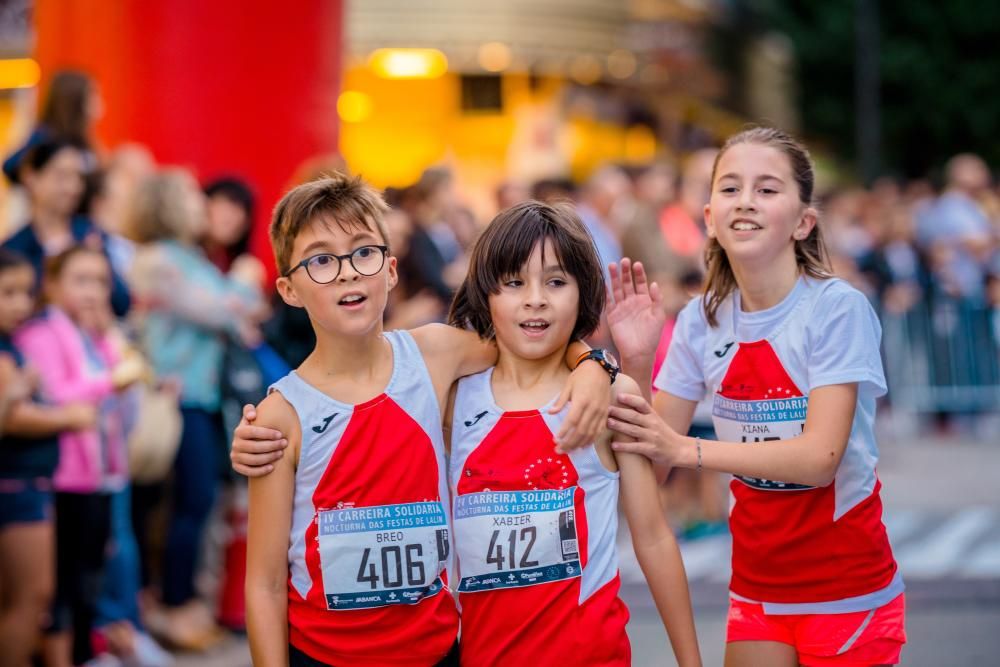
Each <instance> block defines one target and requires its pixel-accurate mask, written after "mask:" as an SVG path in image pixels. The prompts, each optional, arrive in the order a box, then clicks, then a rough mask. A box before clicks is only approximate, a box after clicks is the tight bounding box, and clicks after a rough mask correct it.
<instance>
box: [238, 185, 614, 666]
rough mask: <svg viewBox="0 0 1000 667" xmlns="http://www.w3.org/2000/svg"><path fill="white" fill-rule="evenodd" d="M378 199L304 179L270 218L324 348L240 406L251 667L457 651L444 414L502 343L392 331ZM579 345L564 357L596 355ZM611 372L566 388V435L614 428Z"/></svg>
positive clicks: (593, 371) (580, 376) (389, 265)
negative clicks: (571, 423) (254, 404)
mask: <svg viewBox="0 0 1000 667" xmlns="http://www.w3.org/2000/svg"><path fill="white" fill-rule="evenodd" d="M385 211H386V206H385V203H384V201H383V200H382V198H381V196H379V194H378V193H377V192H375V191H374V190H373V189H372V188H370V187H369V186H368V185H366V184H365V183H364V182H363V181H361V180H360V179H358V178H353V179H352V178H349V177H346V176H342V175H339V174H334V175H333V176H331V177H329V178H323V179H320V180H317V181H313V182H311V183H307V184H305V185H302V186H299V187H297V188H295V189H293V190H292V191H290V192H289V193H288V194H286V195H285V197H284V198H283V199H282V200H281V202H280V203H279V204H278V206H277V208H276V209H275V212H274V219H273V223H272V225H271V230H270V234H271V241H272V245H273V247H274V252H275V259H276V261H277V264H278V268H279V271H280V277H279V278H278V279H277V281H276V286H277V289H278V292H279V294H280V295H281V298H282V299H283V300H284V301H285V302H286V303H287V304H289V305H290V306H293V307H299V308H305V309H306V311H307V312H308V314H309V318H310V321H311V322H312V325H313V329H314V330H315V332H316V347H315V349H314V350H313V352H312V353H311V354H310V355H309V356H308V357H307V358H306V360H305V361H304V362H303V363H302V364H301V365H300V366H299V368H297V369H296V370H295V371H292V372H291V373H290V374H289V375H287V376H286V377H284V378H282V379H281V380H279V381H278V382H276V383H275V384H274V385H273V386H272V388H271V393H270V395H269V396H268V397H267V398H266V399H265V400H264V401H263V402H262V403H261V404H260V406H258V408H257V410H256V413H255V412H254V411H253V410H247V411H246V414H247V417H248V421H249V420H253V419H254V418H255V424H254V425H250V424H248V423H246V421H245V422H244V423H242V424H241V426H240V427H238V428H237V430H236V438H235V440H234V443H233V448H234V449H233V457H232V458H233V462H234V467H235V468H236V469H237V470H239V471H241V472H247V474H249V475H251V476H252V477H253V479H251V481H250V525H249V540H248V541H249V545H248V555H247V582H246V589H247V627H248V631H249V635H250V647H251V652H252V654H253V659H254V664H255V665H259V666H260V665H263V666H267V665H289V664H290V665H293V666H294V665H323V664H386V663H391V664H395V665H414V666H417V665H420V666H425V665H435V664H441V663H444V664H449V663H455V662H456V656H455V638H456V635H457V630H458V613H457V610H456V608H455V603H454V600H453V598H452V597H451V595H449V594H448V593H447V588H448V586H449V571H448V563H449V562H450V560H451V528H450V516H449V512H448V511H447V509H446V508H447V505H446V503H447V498H448V481H447V476H446V474H445V447H444V441H443V436H442V431H441V419H442V409H443V407H444V406H445V405H446V403H447V396H448V391H449V388H450V387H451V385H452V383H453V382H454V381H455V380H456V379H457V378H459V377H461V376H463V375H467V374H469V373H474V372H479V371H482V370H484V369H486V368H488V367H489V366H491V365H492V364H494V363H495V362H496V358H497V357H496V354H497V353H496V348H495V346H493V345H491V344H490V343H488V342H484V341H482V340H480V338H479V336H478V335H477V334H476V333H473V332H471V331H465V330H461V329H458V328H454V327H448V326H446V325H443V324H431V325H427V326H424V327H420V328H418V329H415V330H413V331H412V332H407V331H393V332H384V331H383V328H382V315H383V311H384V310H385V305H386V301H387V298H388V293H389V290H391V289H392V288H393V287H394V286H395V284H396V282H397V274H396V258H395V257H392V256H391V255H390V253H389V240H388V236H387V234H386V230H385V225H384V223H383V222H382V218H383V215H384V213H385ZM571 347H572V348H573V349H571V351H570V352H568V353H567V355H566V356H567V359H568V360H570V361H569V362H568V363H572V362H573V361H574V360H575V359H576V357H577V355H579V354H580V353H581V352H585V351H586V349H587V348H586V346H585V345H583V344H582V343H574V345H573V346H571ZM606 377H607V376H605V375H604V371H603V370H602V369H601V367H600V366H599V365H598V364H584V365H582V366H581V367H580V369H579V370H578V371H575V372H574V374H573V377H571V379H570V381H569V382H568V383H567V389H566V391H565V392H564V394H565V396H566V397H567V398H572V399H573V401H574V405H573V408H574V411H575V412H577V414H578V418H577V421H576V425H575V429H574V430H573V431H568V430H567V429H564V435H565V434H566V433H567V432H568V433H569V434H570V436H571V437H566V438H565V440H566V443H568V444H571V443H574V442H577V441H581V440H585V439H592V438H593V434H594V433H595V432H596V431H597V429H599V428H601V427H602V426H603V423H604V420H605V418H606V414H607V401H608V393H609V392H608V380H607V379H606ZM565 403H566V400H565V399H564V400H562V401H560V402H559V405H558V406H554V408H555V407H559V408H561V407H562V406H563V405H565ZM285 436H287V441H285ZM285 446H287V449H288V455H287V456H282V455H281V454H282V453H281V451H280V450H281V449H282V448H284V447H285ZM262 463H263V464H264V465H260V464H262ZM268 473H270V474H268Z"/></svg>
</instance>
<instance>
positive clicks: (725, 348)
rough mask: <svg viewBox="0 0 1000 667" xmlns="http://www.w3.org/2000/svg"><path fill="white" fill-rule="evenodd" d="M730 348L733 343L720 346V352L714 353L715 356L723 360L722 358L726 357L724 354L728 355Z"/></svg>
mask: <svg viewBox="0 0 1000 667" xmlns="http://www.w3.org/2000/svg"><path fill="white" fill-rule="evenodd" d="M734 342H735V341H734ZM732 346H733V342H729V343H726V344H725V345H723V346H722V349H721V350H716V351H715V356H717V357H718V358H719V359H721V358H723V357H724V356H726V354H728V353H729V348H731V347H732Z"/></svg>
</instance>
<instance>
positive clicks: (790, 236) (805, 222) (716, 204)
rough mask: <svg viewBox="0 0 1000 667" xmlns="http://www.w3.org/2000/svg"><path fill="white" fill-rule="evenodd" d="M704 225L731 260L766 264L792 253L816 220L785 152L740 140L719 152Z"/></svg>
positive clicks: (751, 263)
mask: <svg viewBox="0 0 1000 667" xmlns="http://www.w3.org/2000/svg"><path fill="white" fill-rule="evenodd" d="M705 225H706V228H707V230H708V235H709V236H711V237H714V238H716V239H718V241H719V244H720V245H721V246H722V248H723V249H724V250H725V251H726V255H727V256H728V257H729V260H730V262H733V263H736V264H742V265H745V266H748V267H765V266H769V265H771V264H772V263H773V262H774V261H775V260H776V259H778V258H779V257H781V256H782V255H783V254H785V253H790V254H791V255H792V256H794V252H795V250H794V246H795V241H797V240H802V239H805V238H806V237H807V236H808V235H809V232H810V231H812V228H813V227H814V226H815V225H816V211H815V210H813V209H812V208H810V207H809V206H808V205H807V204H805V203H803V202H802V201H801V200H800V196H799V187H798V184H797V182H796V180H795V175H794V174H793V173H792V165H791V162H790V161H789V159H788V156H787V155H785V154H784V153H783V152H782V151H780V150H778V149H777V148H772V147H771V146H766V145H763V144H758V143H741V144H736V145H734V146H732V147H730V148H729V149H728V150H726V152H725V153H723V154H722V155H721V156H720V157H719V162H718V164H717V165H716V169H715V180H714V182H713V183H712V194H711V199H710V200H709V203H708V204H707V205H706V206H705Z"/></svg>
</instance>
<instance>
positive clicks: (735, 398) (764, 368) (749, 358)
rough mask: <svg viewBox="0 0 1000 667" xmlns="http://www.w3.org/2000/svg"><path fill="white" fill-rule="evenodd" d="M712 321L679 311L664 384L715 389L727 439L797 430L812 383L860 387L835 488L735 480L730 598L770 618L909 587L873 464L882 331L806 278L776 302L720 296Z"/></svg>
mask: <svg viewBox="0 0 1000 667" xmlns="http://www.w3.org/2000/svg"><path fill="white" fill-rule="evenodd" d="M717 318H718V322H719V326H717V327H709V326H708V325H707V323H706V321H705V319H704V313H703V311H702V309H701V299H696V300H694V301H692V302H691V303H689V304H688V306H687V307H686V308H685V309H684V310H683V311H682V312H681V315H680V316H679V318H678V330H677V332H675V336H674V340H673V343H672V345H671V350H670V352H669V353H668V357H667V363H666V364H665V365H664V368H663V369H662V370H661V373H660V375H659V376H658V377H657V380H656V386H657V388H658V389H661V390H664V391H668V392H670V393H672V394H674V395H677V396H680V397H681V398H686V399H689V400H700V398H701V396H703V395H704V393H705V391H706V389H707V390H708V391H709V392H711V394H712V401H713V408H712V416H713V422H714V425H715V430H716V434H717V436H718V438H719V439H720V440H725V441H730V442H745V443H748V446H751V445H752V444H753V443H756V442H761V441H766V440H785V439H789V438H794V437H796V436H798V435H800V434H801V433H802V430H803V427H804V425H805V420H806V409H807V406H808V400H809V392H810V390H812V389H814V388H816V387H819V386H823V385H830V384H840V383H849V382H856V383H858V385H859V389H858V400H857V405H856V410H855V416H854V422H853V424H852V428H851V433H850V437H849V440H848V443H847V449H846V450H845V452H844V456H843V459H842V460H841V463H840V467H839V468H838V469H837V472H836V477H835V480H834V482H833V483H831V484H829V485H828V486H825V487H822V488H817V487H810V486H803V485H799V484H791V483H785V482H782V481H778V480H767V479H755V478H749V477H740V476H735V477H734V478H733V481H732V482H731V483H730V490H731V492H732V505H731V509H730V517H729V523H730V529H731V531H732V535H733V557H732V564H733V574H732V582H731V584H730V590H731V593H732V595H733V596H734V597H736V598H739V599H743V600H749V601H753V602H761V603H763V604H764V607H765V610H766V611H767V612H768V613H775V614H782V613H784V614H804V613H842V612H850V611H861V610H868V609H873V608H875V607H878V606H881V605H883V604H885V603H887V602H889V601H891V600H892V599H893V598H895V597H896V596H897V595H899V593H901V592H902V591H903V582H902V579H901V578H900V576H899V573H898V570H897V566H896V561H895V560H894V558H893V555H892V549H891V547H890V545H889V540H888V537H887V535H886V531H885V526H884V524H883V523H882V500H881V498H880V495H879V490H880V488H881V483H880V482H879V480H878V476H877V474H876V470H875V464H876V462H877V461H878V449H877V447H876V444H875V436H874V415H875V398H876V396H878V395H880V394H882V393H884V392H885V380H884V377H883V374H882V368H881V361H880V358H879V352H878V350H879V337H880V335H881V328H880V326H879V324H878V320H877V318H876V316H875V314H874V312H873V311H872V309H871V306H870V305H869V304H868V302H867V300H866V299H865V297H864V296H863V295H862V294H861V293H860V292H857V290H854V288H852V287H850V286H849V285H847V284H846V283H844V282H843V281H840V280H836V279H833V280H824V281H817V280H811V279H806V278H802V279H800V280H799V281H798V283H797V284H796V286H795V288H794V289H793V290H792V292H791V293H790V294H789V295H788V296H787V297H786V298H785V299H784V300H783V301H782V303H780V304H779V305H777V306H775V307H774V308H771V309H768V310H767V311H760V312H755V313H744V312H741V310H740V305H739V293H738V292H737V293H735V294H733V295H732V296H730V297H729V298H728V299H726V300H725V301H723V303H722V304H721V306H720V307H719V309H718V311H717Z"/></svg>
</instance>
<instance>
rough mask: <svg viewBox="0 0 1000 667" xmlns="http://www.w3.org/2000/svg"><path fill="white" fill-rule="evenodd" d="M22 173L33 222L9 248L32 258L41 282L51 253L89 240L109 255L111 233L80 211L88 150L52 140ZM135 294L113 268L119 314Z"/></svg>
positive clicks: (34, 152)
mask: <svg viewBox="0 0 1000 667" xmlns="http://www.w3.org/2000/svg"><path fill="white" fill-rule="evenodd" d="M18 173H19V174H20V177H21V179H22V182H23V183H24V186H25V188H26V189H27V191H28V195H29V197H30V200H31V219H30V220H29V222H28V224H27V225H25V226H24V227H23V228H22V229H20V230H19V231H18V232H16V233H15V234H14V235H13V236H11V237H10V238H9V239H7V240H6V241H4V244H3V246H4V247H5V248H9V249H11V250H14V251H16V252H19V253H20V254H22V255H24V256H25V257H27V258H28V260H29V261H30V262H31V263H32V264H33V265H34V266H35V271H36V275H37V276H38V281H39V284H40V283H41V278H42V264H43V262H44V261H45V258H46V257H52V256H54V255H58V254H59V253H61V252H62V251H63V250H65V249H67V248H69V247H70V246H72V245H74V244H77V243H83V244H85V245H87V246H88V247H91V248H96V249H98V250H101V251H103V252H104V253H105V254H108V236H107V234H106V233H104V232H103V231H101V230H100V229H98V228H97V226H95V225H94V223H93V222H92V221H91V220H90V219H89V218H87V217H84V216H82V215H75V214H74V212H75V211H76V210H77V207H78V206H79V204H80V197H82V196H83V187H84V181H83V178H84V151H83V149H81V148H80V146H79V145H78V144H76V143H73V142H71V141H66V140H46V141H42V142H41V143H39V144H37V145H35V146H34V147H32V148H31V150H30V151H28V153H27V154H26V155H25V156H24V159H23V163H22V164H21V165H20V167H19V172H18ZM129 304H130V297H129V291H128V287H127V286H126V285H125V282H124V280H122V278H121V276H120V275H119V274H117V273H115V272H114V271H112V288H111V305H112V308H113V310H114V313H115V315H118V316H122V315H124V314H125V313H126V312H128V309H129Z"/></svg>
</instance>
